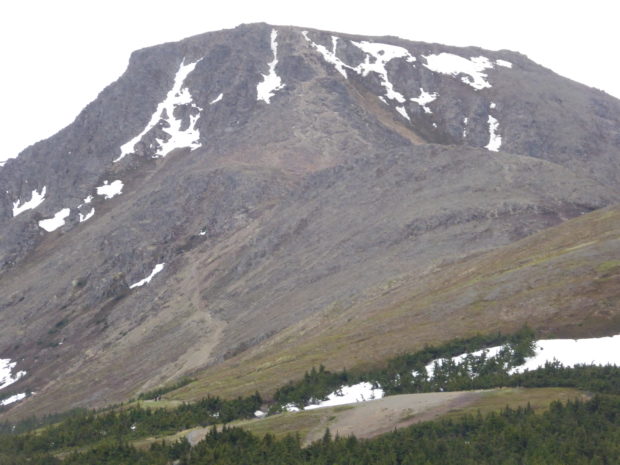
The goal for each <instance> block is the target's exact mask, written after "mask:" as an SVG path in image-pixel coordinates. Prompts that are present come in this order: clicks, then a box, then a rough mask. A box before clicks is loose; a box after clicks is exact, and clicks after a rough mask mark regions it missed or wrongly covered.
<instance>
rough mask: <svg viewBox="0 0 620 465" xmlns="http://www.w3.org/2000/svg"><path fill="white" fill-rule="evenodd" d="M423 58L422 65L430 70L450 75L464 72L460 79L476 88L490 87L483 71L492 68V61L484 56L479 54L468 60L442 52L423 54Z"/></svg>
mask: <svg viewBox="0 0 620 465" xmlns="http://www.w3.org/2000/svg"><path fill="white" fill-rule="evenodd" d="M424 58H425V59H426V64H425V65H424V66H426V67H427V68H428V69H430V70H431V71H434V72H436V73H442V74H449V75H451V76H457V75H459V74H465V75H466V76H463V77H461V81H463V82H464V83H465V84H468V85H470V86H471V87H473V88H474V89H476V90H480V89H485V88H488V87H491V84H490V83H489V82H488V81H487V80H486V78H487V75H486V73H484V72H483V71H484V70H486V69H489V68H493V63H491V62H490V61H489V59H488V58H486V57H483V56H479V57H473V58H470V59H469V60H468V59H466V58H463V57H461V56H459V55H454V54H452V53H445V52H444V53H440V54H439V55H428V56H424Z"/></svg>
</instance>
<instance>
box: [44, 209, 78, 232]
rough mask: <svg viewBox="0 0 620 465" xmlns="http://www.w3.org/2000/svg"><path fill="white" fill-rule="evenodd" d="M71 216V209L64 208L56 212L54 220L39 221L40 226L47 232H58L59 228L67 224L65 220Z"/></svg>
mask: <svg viewBox="0 0 620 465" xmlns="http://www.w3.org/2000/svg"><path fill="white" fill-rule="evenodd" d="M70 214H71V210H70V209H69V208H63V209H62V210H60V211H58V212H56V214H55V215H54V217H53V218H48V219H46V220H41V221H39V226H40V227H41V228H43V229H45V230H46V231H47V232H52V231H56V230H57V229H58V228H60V227H61V226H63V225H64V224H65V219H66V218H67V217H68V216H69V215H70Z"/></svg>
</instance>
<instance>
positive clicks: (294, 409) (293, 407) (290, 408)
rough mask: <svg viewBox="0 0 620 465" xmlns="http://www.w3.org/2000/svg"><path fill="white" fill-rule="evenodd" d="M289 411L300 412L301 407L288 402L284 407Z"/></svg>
mask: <svg viewBox="0 0 620 465" xmlns="http://www.w3.org/2000/svg"><path fill="white" fill-rule="evenodd" d="M282 408H283V409H284V410H285V411H287V412H299V411H300V410H301V409H300V408H299V407H297V406H296V405H295V404H286V405H285V406H283V407H282Z"/></svg>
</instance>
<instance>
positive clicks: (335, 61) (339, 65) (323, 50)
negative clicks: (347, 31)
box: [302, 31, 352, 79]
mask: <svg viewBox="0 0 620 465" xmlns="http://www.w3.org/2000/svg"><path fill="white" fill-rule="evenodd" d="M302 34H303V36H304V39H306V40H307V41H308V42H310V45H311V46H312V47H313V48H314V49H316V50H317V51H318V52H319V53H320V54H321V55H323V59H324V60H325V61H326V62H328V63H331V64H332V65H334V67H335V68H336V70H337V71H338V72H339V73H340V74H342V75H343V76H344V78H345V79H347V72H346V70H345V68H349V69H352V68H351V67H350V66H349V65H347V64H345V63H344V62H343V61H342V60H340V58H338V57H337V56H336V46H337V45H338V37H336V36H332V50H331V51H330V50H327V47H325V46H324V45H320V44H317V43H314V42H313V41H312V40H310V38H309V37H308V31H303V32H302Z"/></svg>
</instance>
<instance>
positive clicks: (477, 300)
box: [167, 206, 620, 400]
mask: <svg viewBox="0 0 620 465" xmlns="http://www.w3.org/2000/svg"><path fill="white" fill-rule="evenodd" d="M524 323H527V324H528V325H529V326H530V327H532V328H534V329H535V330H537V332H538V334H539V335H540V336H542V337H573V336H574V337H577V336H579V337H587V336H597V335H605V334H612V333H616V332H618V331H619V330H620V206H614V207H610V208H606V209H602V210H599V211H595V212H592V213H589V214H587V215H583V216H581V217H579V218H575V219H572V220H569V221H566V222H565V223H563V224H561V225H559V226H556V227H553V228H549V229H546V230H544V231H542V232H540V233H537V234H535V235H532V236H530V237H527V238H525V239H523V240H521V241H518V242H515V243H513V244H510V245H508V246H506V247H502V248H500V249H497V250H494V251H491V252H487V253H484V254H479V255H477V256H469V257H466V258H463V259H461V260H459V261H455V262H452V263H443V264H440V265H438V266H436V267H434V268H432V269H429V270H427V271H426V273H424V274H423V275H403V276H395V277H394V279H392V280H390V281H388V282H386V283H384V285H382V286H380V287H378V288H375V289H368V291H367V292H366V294H365V295H364V296H363V298H359V299H357V301H355V302H354V303H352V304H350V305H348V306H344V305H342V304H341V303H340V302H333V303H332V304H331V305H329V306H328V307H326V308H324V310H323V312H321V313H320V315H319V316H313V317H310V318H307V319H305V320H303V321H302V322H300V323H299V324H297V325H295V326H293V327H291V328H288V329H286V330H284V331H282V332H281V333H279V334H276V335H275V336H273V337H271V338H269V339H267V340H265V341H264V342H263V343H261V344H260V345H258V346H256V347H254V348H252V349H250V350H247V351H245V352H243V353H241V354H239V355H237V356H235V357H233V358H231V359H229V360H228V361H226V362H225V363H222V364H220V365H218V366H216V367H214V368H212V369H208V370H206V371H204V372H201V373H198V374H197V375H196V376H195V377H196V378H197V380H196V381H195V382H193V383H191V384H189V385H187V386H184V387H182V388H180V389H178V390H176V391H173V392H171V393H169V394H167V397H168V398H170V399H181V400H193V399H198V398H200V397H202V396H204V395H206V394H207V393H211V394H217V395H223V396H236V395H245V394H249V393H253V392H254V391H256V390H258V391H260V392H261V393H263V394H266V395H269V393H270V392H273V390H274V389H275V388H276V387H277V386H280V385H282V384H284V383H285V382H286V381H288V380H290V379H295V378H299V377H300V376H301V375H302V374H303V373H304V371H305V370H307V369H309V368H310V367H312V366H318V365H319V364H321V363H322V364H324V365H325V366H326V367H327V368H328V369H333V370H338V369H341V368H343V367H347V368H352V367H365V366H368V367H369V366H374V365H376V364H378V363H380V362H381V361H383V360H385V359H387V358H389V357H391V356H394V355H396V354H399V353H402V352H405V351H414V350H416V349H419V348H421V347H423V346H424V345H426V344H438V343H441V342H443V341H447V340H449V339H452V338H455V337H467V336H471V335H473V334H476V333H480V332H484V333H486V332H495V331H502V332H512V331H515V330H516V329H518V328H519V327H520V326H521V325H523V324H524Z"/></svg>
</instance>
